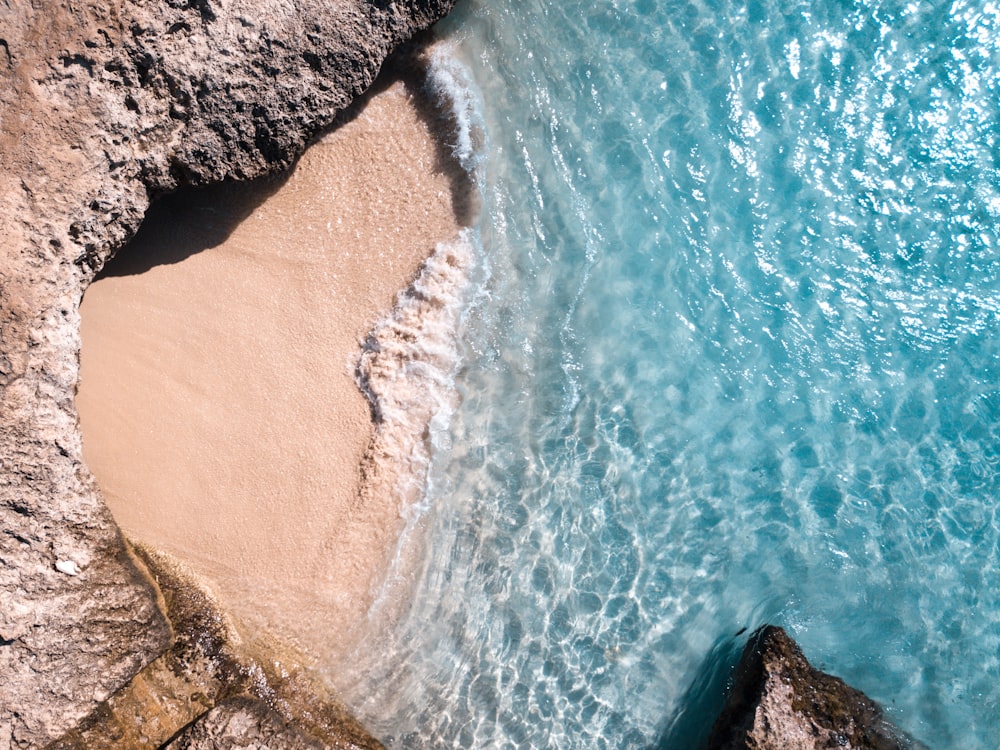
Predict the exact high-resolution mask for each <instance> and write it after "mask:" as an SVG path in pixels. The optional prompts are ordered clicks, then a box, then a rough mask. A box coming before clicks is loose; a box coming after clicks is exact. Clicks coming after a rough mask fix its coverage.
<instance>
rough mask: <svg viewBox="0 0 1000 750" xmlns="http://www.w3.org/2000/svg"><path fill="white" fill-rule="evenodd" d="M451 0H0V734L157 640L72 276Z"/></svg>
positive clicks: (359, 77) (279, 131)
mask: <svg viewBox="0 0 1000 750" xmlns="http://www.w3.org/2000/svg"><path fill="white" fill-rule="evenodd" d="M452 2H453V0H370V2H364V1H362V0H342V1H331V0H297V2H295V3H289V2H285V1H284V0H134V2H130V3H121V2H111V3H105V2H99V1H98V0H79V2H76V1H74V2H72V3H69V2H66V3H39V2H33V1H32V0H7V2H5V6H4V10H3V12H2V23H0V37H2V38H0V238H2V239H3V241H2V248H0V253H2V261H0V420H2V422H0V423H2V430H0V529H2V533H0V674H2V675H3V678H2V680H0V744H3V745H6V744H10V745H11V746H13V747H17V748H22V747H36V746H39V745H42V744H44V743H45V742H47V741H49V740H50V739H53V738H55V737H58V736H60V735H62V734H63V733H65V732H66V731H67V730H68V729H69V728H70V727H72V726H73V725H74V724H75V723H76V722H78V721H79V720H80V719H81V718H82V717H84V716H85V715H87V714H89V713H90V712H91V711H92V710H93V709H94V707H95V706H96V705H98V704H99V703H100V702H102V701H103V700H104V699H106V698H107V697H108V695H110V694H111V693H112V692H114V691H116V690H117V689H119V688H120V687H121V686H122V685H123V684H125V683H126V682H128V680H129V679H130V678H131V677H132V676H133V675H134V674H135V673H136V672H137V671H138V670H139V669H141V668H142V667H143V666H144V665H145V664H147V663H148V662H150V661H151V660H152V659H154V658H155V657H156V656H157V655H158V654H160V653H161V652H163V651H164V649H165V648H167V646H168V645H169V642H170V629H169V626H168V624H167V622H166V620H165V619H164V616H163V614H162V612H161V611H160V609H159V608H158V605H157V598H156V589H155V587H154V586H153V584H152V583H151V582H150V580H149V579H148V578H147V577H146V576H144V575H143V574H142V573H141V572H139V569H138V568H137V567H136V565H135V564H134V562H133V560H132V558H131V557H130V555H129V553H128V552H127V550H126V546H125V545H124V543H123V541H122V538H121V535H120V533H119V532H118V530H117V528H116V527H115V524H114V522H113V520H112V518H111V516H110V515H109V513H108V511H107V509H106V508H105V506H104V503H103V501H102V499H101V497H100V493H99V491H98V489H97V487H96V485H95V483H94V480H93V477H92V476H91V474H90V472H89V471H88V470H87V468H86V466H85V465H84V464H83V461H82V452H81V440H80V434H79V429H78V420H77V413H76V407H75V403H74V394H75V390H76V384H77V378H78V374H79V365H78V363H79V314H78V307H79V303H80V300H81V298H82V295H83V292H84V290H85V289H86V287H87V285H88V284H89V283H90V281H91V280H92V278H93V276H94V274H95V273H96V272H97V270H99V269H100V268H101V267H102V266H103V265H104V263H105V261H106V260H107V259H108V258H109V257H110V255H111V254H112V253H113V252H114V251H115V250H116V249H118V248H119V247H121V246H122V245H123V244H124V243H125V242H126V241H127V240H128V239H129V238H131V236H132V235H133V234H134V233H135V231H136V229H137V228H138V226H139V224H140V222H141V220H142V217H143V215H144V214H145V211H146V209H147V207H148V205H149V202H150V200H151V199H152V198H153V197H155V196H156V195H158V194H160V193H163V192H166V191H169V190H172V189H174V188H175V187H177V186H178V185H181V184H203V183H209V182H215V181H219V180H222V179H225V178H236V179H250V178H254V177H257V176H260V175H263V174H267V173H269V172H273V171H275V170H278V169H282V168H284V167H286V166H288V165H289V164H290V163H291V162H292V160H293V159H294V158H295V157H296V155H297V154H299V153H300V152H301V151H302V149H303V148H304V146H305V144H306V142H307V140H308V139H309V138H310V136H311V135H313V134H314V133H315V132H316V131H317V130H318V129H320V128H322V127H323V126H325V125H327V124H329V123H330V122H331V121H332V120H333V119H334V117H335V115H336V114H337V112H338V111H340V110H341V109H343V108H344V107H345V106H346V105H347V104H348V103H349V102H350V101H351V99H352V98H353V97H354V96H356V95H357V94H359V93H360V92H361V91H363V90H364V89H365V88H366V87H367V86H368V85H369V84H370V83H371V81H372V80H373V78H374V76H375V74H376V72H377V71H378V69H379V66H380V65H381V63H382V60H383V58H384V57H385V55H386V54H387V53H388V52H389V51H390V50H391V49H392V48H393V47H394V46H396V45H397V44H398V43H399V42H400V41H402V40H404V39H406V38H408V37H409V36H411V35H412V34H413V33H414V32H415V31H417V30H418V29H422V28H425V27H426V26H428V25H429V24H431V23H432V22H433V21H434V20H436V19H437V18H439V17H440V16H441V15H443V14H444V13H445V12H446V11H447V10H448V9H449V8H450V6H451V4H452Z"/></svg>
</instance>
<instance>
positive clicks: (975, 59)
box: [349, 0, 1000, 748]
mask: <svg viewBox="0 0 1000 750" xmlns="http://www.w3.org/2000/svg"><path fill="white" fill-rule="evenodd" d="M444 34H445V35H446V36H447V37H448V38H450V39H451V40H452V43H453V45H454V48H453V50H452V54H453V55H454V57H455V60H457V61H459V62H460V64H461V65H462V66H464V70H465V71H466V73H467V75H468V76H469V79H470V81H471V84H470V85H471V89H470V91H471V92H473V94H474V95H475V100H476V102H477V104H476V116H477V117H481V118H482V123H481V124H482V130H483V132H484V134H485V137H484V138H480V141H481V142H480V143H479V146H478V149H479V150H478V158H479V161H480V163H479V170H480V175H481V178H482V190H483V197H484V211H483V216H482V220H481V225H480V227H479V233H480V242H481V246H482V247H481V250H482V260H481V265H480V268H479V269H478V270H477V272H476V274H475V276H476V286H475V287H474V291H473V294H472V295H471V299H470V301H469V309H468V311H467V314H466V317H465V321H464V324H463V327H462V330H461V340H462V344H461V345H462V355H463V363H464V364H463V368H462V370H461V372H459V374H458V376H457V379H456V386H457V388H458V390H459V392H460V394H461V397H462V402H461V405H460V406H459V408H458V410H457V412H456V413H455V415H454V416H453V418H452V421H451V425H450V428H449V429H448V430H447V431H442V432H439V433H437V434H435V455H434V466H433V471H432V476H431V480H430V486H429V491H428V502H427V508H426V510H425V516H424V518H423V525H424V526H425V533H426V539H427V546H428V554H427V555H426V557H425V559H424V563H423V567H422V568H421V569H420V570H419V571H418V573H417V577H416V579H415V581H414V584H413V587H414V600H413V603H412V607H411V608H410V609H409V610H408V611H407V613H406V614H405V616H404V617H403V619H402V621H401V622H399V623H398V624H397V625H396V626H395V627H394V628H392V629H391V630H390V632H387V633H382V634H380V635H379V636H378V637H379V638H380V639H381V640H379V641H378V646H377V648H373V649H372V651H374V652H375V653H374V655H371V656H370V658H371V659H372V661H371V662H370V663H369V662H363V663H362V669H361V671H362V672H364V674H365V677H364V678H363V679H362V680H361V681H359V682H358V683H357V684H356V685H355V686H354V687H353V689H352V690H351V691H349V692H350V693H352V694H351V695H349V698H350V700H352V701H353V702H354V704H355V705H356V706H357V707H358V711H359V713H360V715H361V718H362V719H363V720H364V721H365V722H366V723H367V724H368V725H369V726H371V727H372V728H373V729H374V730H375V731H376V733H377V734H379V735H380V736H381V737H382V738H383V739H384V740H385V741H386V743H387V744H388V745H389V746H390V747H469V748H485V747H511V748H515V747H516V748H523V747H537V748H550V747H551V748H658V747H663V748H689V747H696V746H697V744H698V741H699V739H700V738H702V737H703V735H704V733H705V732H707V729H708V726H709V724H710V722H711V721H712V719H713V718H714V714H715V712H716V711H718V709H719V706H720V686H721V685H722V684H723V683H724V679H725V674H726V670H727V668H728V667H729V666H730V665H731V664H732V661H733V659H734V658H735V657H736V655H737V654H738V653H739V651H740V649H741V648H742V645H743V643H744V642H745V638H746V633H745V632H744V629H748V630H750V631H752V630H753V629H754V628H756V627H758V626H759V625H762V624H764V623H775V624H778V625H782V626H784V627H786V628H787V629H788V630H789V631H790V632H791V634H792V635H793V636H794V637H795V638H796V639H797V640H798V641H799V642H800V644H801V645H802V646H803V648H804V650H805V652H806V654H807V655H808V656H809V657H810V659H811V660H812V661H813V663H814V664H816V665H817V666H819V667H821V668H823V669H825V670H827V671H830V672H833V673H834V674H837V675H839V676H841V677H843V678H845V679H846V680H848V681H849V682H850V683H852V684H854V685H855V686H857V687H859V688H861V689H863V690H864V691H866V692H867V693H868V694H869V695H871V696H872V697H874V698H875V699H877V700H879V701H880V702H881V703H882V704H883V705H885V706H886V707H887V709H888V711H889V713H890V716H891V718H892V719H893V720H894V721H895V722H896V723H897V724H898V725H900V726H901V727H903V728H904V729H906V730H907V731H909V732H910V733H912V734H913V735H914V736H915V737H917V738H918V739H920V740H922V741H923V742H925V743H927V744H928V745H929V746H931V747H934V748H996V747H998V746H1000V518H998V512H997V503H998V499H1000V465H998V463H1000V276H998V274H1000V237H998V231H997V223H998V218H1000V171H998V165H1000V143H998V139H997V134H998V132H1000V6H998V4H997V3H995V2H992V1H988V0H978V1H966V0H956V1H955V2H944V3H929V2H920V1H914V2H906V1H902V0H859V1H858V2H845V1H834V2H815V1H813V2H793V1H792V0H766V2H758V1H756V0H751V1H750V2H748V3H738V2H727V1H726V0H718V1H716V2H684V1H681V0H677V1H671V2H665V1H664V2H654V1H653V0H637V1H636V2H627V1H626V0H617V1H615V0H594V1H588V2H576V1H574V0H564V1H562V2H554V1H552V0H463V2H462V3H461V4H460V5H459V8H458V9H457V11H456V13H455V15H454V17H453V18H451V19H450V20H449V21H448V22H446V24H445V27H444ZM473 135H476V133H475V132H474V133H473ZM374 638H375V636H373V639H374ZM373 642H374V640H373ZM359 658H361V657H359Z"/></svg>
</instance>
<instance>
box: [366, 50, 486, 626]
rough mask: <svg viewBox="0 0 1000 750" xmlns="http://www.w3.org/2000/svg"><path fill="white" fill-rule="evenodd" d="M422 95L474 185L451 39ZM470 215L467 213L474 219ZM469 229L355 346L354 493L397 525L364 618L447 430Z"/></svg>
mask: <svg viewBox="0 0 1000 750" xmlns="http://www.w3.org/2000/svg"><path fill="white" fill-rule="evenodd" d="M425 62H426V73H427V82H426V86H425V88H426V93H427V94H429V96H430V97H431V98H432V100H433V103H434V105H435V106H436V107H437V109H438V110H439V112H440V113H441V114H442V117H443V119H444V120H445V121H446V122H448V123H449V124H450V132H451V138H450V139H449V138H447V137H446V140H448V145H449V146H450V147H451V150H452V156H453V157H454V159H455V161H456V162H457V167H458V168H460V169H461V170H462V171H463V172H464V176H466V177H467V178H468V179H467V180H466V185H467V188H468V189H469V190H472V191H475V190H478V189H479V186H480V185H481V170H482V164H483V155H482V149H483V145H484V143H485V130H484V126H483V118H482V106H481V100H480V98H479V96H478V93H477V91H476V89H475V88H474V86H473V84H472V79H471V74H470V73H469V72H468V70H467V69H466V68H465V67H464V66H463V64H462V63H461V61H460V60H459V59H458V58H457V57H455V55H454V49H453V48H452V46H451V45H447V44H437V45H434V46H432V47H431V48H430V50H429V51H428V53H427V57H426V58H425ZM473 218H474V217H473ZM477 247H478V233H477V230H475V229H473V228H472V227H465V228H463V229H462V230H461V231H460V232H459V233H458V234H457V236H456V237H455V238H454V239H452V240H450V241H447V242H442V243H439V244H438V245H437V247H436V248H435V250H434V252H433V253H432V254H431V255H430V256H429V257H428V258H427V259H426V261H424V263H423V264H422V266H421V268H420V270H419V271H418V273H417V276H416V278H415V279H414V281H413V282H412V284H411V285H410V286H409V287H408V288H407V289H405V290H403V291H401V292H400V293H399V294H398V295H397V298H396V302H395V305H394V307H393V310H392V312H391V313H390V314H389V315H388V316H387V317H386V318H384V319H383V320H381V321H380V322H379V323H377V324H376V325H375V327H374V328H373V329H372V331H371V332H370V333H369V335H368V336H367V338H366V339H365V341H364V342H363V344H362V352H361V356H360V357H359V359H358V362H357V367H356V370H355V375H356V379H357V383H358V386H359V387H360V389H361V391H362V393H364V395H365V397H366V398H367V399H368V402H369V404H370V406H371V411H372V419H373V421H374V423H375V434H374V437H373V440H372V443H371V446H370V447H369V450H368V452H367V454H366V456H365V459H364V461H363V463H362V494H363V496H365V497H366V498H376V497H379V498H391V501H392V502H393V503H394V504H395V506H396V508H397V509H398V512H399V515H400V518H401V520H402V530H401V533H400V534H399V536H398V538H397V539H396V546H395V550H394V553H393V556H392V560H391V561H390V563H389V568H388V570H387V574H386V577H385V579H384V580H383V582H382V584H381V589H380V590H379V591H377V592H375V594H376V596H375V603H374V604H373V606H372V610H371V613H370V614H371V615H372V617H375V616H376V613H377V612H378V610H380V608H381V605H382V604H383V603H384V602H385V601H386V600H387V599H391V598H394V597H393V596H392V595H393V594H398V593H401V592H399V591H398V584H399V583H400V582H401V581H403V580H405V579H406V578H407V577H408V570H409V569H410V567H411V566H412V564H413V563H414V554H416V550H417V549H418V548H419V544H418V542H419V539H417V538H415V534H414V528H415V527H416V526H417V525H418V524H419V522H420V519H421V518H422V517H423V515H424V514H425V513H426V511H427V509H428V504H427V502H426V498H427V492H426V490H427V483H428V475H429V470H430V465H431V457H432V452H433V447H434V444H435V441H436V440H440V439H442V438H444V437H445V436H447V434H448V428H449V424H450V420H451V416H452V414H453V412H454V409H455V407H456V405H457V403H458V394H457V391H456V388H455V380H454V378H455V373H456V372H457V370H458V367H459V365H460V363H461V360H460V355H459V346H458V332H459V328H460V324H461V320H462V316H463V314H464V312H465V310H466V309H467V301H468V300H469V299H470V298H471V295H470V294H469V292H470V286H471V285H472V283H473V282H472V277H471V274H472V271H473V269H474V268H475V267H476V265H477V255H478V253H477Z"/></svg>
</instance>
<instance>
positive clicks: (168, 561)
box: [46, 548, 382, 750]
mask: <svg viewBox="0 0 1000 750" xmlns="http://www.w3.org/2000/svg"><path fill="white" fill-rule="evenodd" d="M137 553H138V556H139V558H140V559H141V561H142V562H144V563H145V564H146V566H147V567H148V569H149V571H150V573H151V574H152V576H153V578H154V580H155V581H156V583H157V584H158V586H159V589H160V591H161V592H162V593H163V597H164V603H165V606H166V611H167V616H168V617H169V619H170V622H171V624H172V625H173V627H174V634H175V637H174V641H173V644H172V645H171V647H170V648H169V649H168V650H167V652H166V653H164V654H163V655H162V656H160V657H159V658H157V659H154V660H153V661H152V662H151V663H150V664H149V665H147V666H146V667H145V668H144V669H143V670H142V671H140V672H139V674H137V675H136V676H135V677H134V678H133V679H132V681H131V682H129V684H128V685H126V686H125V687H124V688H122V689H121V690H119V691H118V692H117V693H115V694H114V695H112V696H111V697H110V698H109V699H108V700H106V701H104V702H103V703H101V704H100V705H99V706H98V707H97V708H96V709H95V710H94V711H93V713H91V714H90V715H89V716H87V717H86V718H85V719H84V720H83V721H82V722H80V723H79V724H78V725H77V726H76V727H74V728H73V729H72V730H70V731H69V732H67V733H66V734H65V735H63V736H62V737H61V738H59V739H58V740H56V741H55V742H53V743H50V744H49V745H48V747H47V749H46V750H140V749H142V748H149V747H203V746H204V747H213V748H226V747H258V746H259V747H268V748H272V749H276V748H284V749H285V750H293V749H294V748H312V747H327V748H345V749H348V750H350V749H353V750H378V749H379V748H381V747H382V745H381V744H379V743H378V742H377V741H375V740H374V739H373V738H371V737H370V736H369V735H368V734H367V733H366V732H365V730H364V729H363V728H362V727H361V726H359V725H358V723H357V722H356V721H355V720H354V719H353V718H352V717H351V716H349V715H348V714H347V712H346V711H345V710H344V709H343V708H342V707H341V706H339V705H338V704H337V703H336V702H335V701H334V700H333V699H332V698H331V696H330V695H329V694H328V691H327V690H326V689H325V688H324V687H323V686H322V685H320V684H318V683H317V682H316V681H315V680H314V679H312V678H311V677H310V676H309V675H308V673H306V672H305V671H303V670H301V669H298V668H296V667H295V664H297V663H298V661H300V659H298V658H297V655H296V654H289V653H288V652H287V649H285V650H284V653H283V650H282V649H281V648H280V647H279V646H278V644H276V643H274V644H272V647H271V648H266V652H265V648H263V647H260V648H257V649H255V651H256V652H257V653H256V654H255V656H254V657H251V656H249V654H248V653H247V652H246V649H245V648H242V647H241V642H240V637H239V635H238V633H237V632H236V630H235V629H234V628H233V627H232V624H231V623H230V621H229V618H228V617H227V616H226V615H225V614H224V613H223V612H222V611H221V610H220V609H219V607H218V605H217V604H216V601H215V599H214V598H212V597H211V596H210V595H209V594H208V593H207V592H206V591H205V590H204V589H202V588H201V587H200V586H199V584H198V582H197V581H196V580H194V579H193V578H192V577H191V576H190V574H189V573H187V571H186V569H184V568H183V567H181V566H180V565H179V564H178V563H177V561H176V560H174V559H172V558H170V557H169V556H167V555H166V554H164V553H160V552H156V551H154V550H151V549H144V548H140V549H138V550H137ZM289 657H290V658H289ZM199 738H200V739H199ZM209 741H210V742H211V744H208V745H205V744H203V743H206V742H209ZM254 742H256V743H258V744H257V745H254V744H253V743H254ZM171 743H173V744H171Z"/></svg>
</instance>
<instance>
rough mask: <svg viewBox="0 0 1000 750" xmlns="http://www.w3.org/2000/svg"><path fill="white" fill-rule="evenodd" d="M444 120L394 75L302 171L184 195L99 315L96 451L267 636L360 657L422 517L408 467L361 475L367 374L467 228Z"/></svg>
mask: <svg viewBox="0 0 1000 750" xmlns="http://www.w3.org/2000/svg"><path fill="white" fill-rule="evenodd" d="M431 128H432V125H431V124H429V121H428V119H427V118H426V117H421V114H420V108H419V107H418V106H416V103H415V101H414V99H413V97H412V96H411V94H410V92H409V91H408V90H407V89H406V87H405V86H404V85H403V84H401V83H395V84H393V85H391V86H389V87H387V88H384V90H382V91H381V92H379V93H378V94H376V95H374V96H373V97H372V98H371V99H370V101H368V102H367V103H366V104H365V106H364V107H363V108H361V109H360V112H359V113H357V114H356V116H355V117H354V118H353V119H351V120H350V121H348V122H346V123H345V124H343V125H342V126H340V127H339V128H338V129H336V130H334V131H333V132H331V133H330V134H328V135H326V136H325V137H323V138H322V139H321V140H320V141H319V142H317V143H316V144H314V145H313V146H312V147H310V149H309V150H308V151H307V152H306V154H305V155H304V156H303V158H302V159H301V161H300V162H299V163H298V165H297V166H296V168H295V169H294V170H293V171H292V172H291V174H290V175H288V176H286V177H283V178H280V179H276V180H271V181H266V182H264V183H257V184H254V185H250V186H247V185H242V186H240V185H237V186H233V185H230V186H221V187H217V188H212V189H209V190H202V191H188V192H186V193H185V194H183V195H181V196H177V197H171V198H169V199H165V200H164V201H162V202H160V203H159V204H157V205H156V206H154V208H153V209H151V211H150V214H149V216H148V217H147V221H146V223H145V224H144V225H143V228H142V230H141V231H140V233H139V235H138V236H137V237H136V239H135V240H134V241H133V242H132V243H131V244H130V246H129V247H127V248H125V249H124V250H123V251H122V254H121V257H120V258H119V259H116V260H115V261H113V263H112V265H110V266H109V268H108V269H106V273H105V274H103V275H102V277H101V278H99V279H98V280H97V281H95V283H94V284H93V285H92V286H91V287H90V289H89V290H88V291H87V294H86V296H85V298H84V301H83V305H82V308H81V312H82V318H83V327H82V340H83V346H82V363H81V370H82V371H81V384H80V389H79V394H78V398H77V404H78V407H79V410H80V418H81V423H82V429H83V437H84V453H85V457H86V460H87V463H88V465H89V466H90V468H91V469H92V470H93V472H94V474H95V475H96V477H97V478H98V481H99V483H100V485H101V487H102V489H103V491H104V494H105V497H106V499H107V502H108V504H109V505H110V507H111V509H112V512H113V513H114V515H115V518H116V519H117V520H118V522H119V524H120V525H121V526H122V528H123V529H124V531H125V532H126V535H128V536H130V537H132V538H134V539H136V540H138V541H141V542H144V543H146V544H149V545H152V546H153V547H156V548H160V549H162V550H165V551H166V552H168V553H170V554H172V555H174V556H175V557H177V558H179V559H180V560H181V561H182V562H184V563H186V564H187V565H188V567H189V568H191V570H192V571H193V572H194V573H196V574H198V575H200V576H202V577H204V578H205V579H206V580H207V581H208V582H209V584H210V586H211V588H212V589H213V590H214V592H215V593H216V595H217V596H218V598H219V600H220V603H221V604H222V605H223V606H224V607H225V608H226V609H228V610H229V611H230V612H232V613H233V614H235V615H236V617H237V620H238V621H239V622H240V623H241V629H242V630H243V631H244V632H245V633H247V634H249V635H250V636H251V637H255V636H257V635H258V634H260V633H263V632H268V633H273V634H276V635H278V636H279V637H281V638H284V639H288V640H291V641H292V642H293V643H295V644H296V645H298V646H299V647H301V648H303V649H304V650H305V651H306V652H308V653H310V654H312V655H322V656H323V657H324V661H326V660H328V659H334V660H336V659H337V658H342V657H343V656H345V655H346V654H347V653H348V652H349V649H350V646H351V643H352V642H353V640H354V637H355V635H356V634H357V633H356V631H357V629H358V627H359V624H360V625H361V626H362V627H363V623H364V619H365V615H366V612H367V611H368V608H369V606H370V605H371V602H372V597H373V595H374V594H373V592H374V591H375V590H376V589H377V588H378V586H379V582H380V581H381V580H382V578H383V577H384V576H385V574H386V569H387V566H388V565H389V562H390V560H389V558H390V557H391V555H392V554H393V549H394V546H395V539H396V538H397V537H398V535H399V533H400V530H401V525H402V520H401V508H400V507H399V504H400V502H401V501H400V496H399V495H398V494H395V493H393V492H391V491H389V490H387V489H386V487H388V486H390V485H392V483H393V482H392V478H391V477H390V478H389V479H388V480H387V478H386V476H385V472H384V471H382V472H381V474H380V475H379V477H378V482H377V484H378V485H379V487H380V489H378V490H377V491H371V489H370V488H368V489H366V488H365V487H364V486H363V485H362V471H361V468H360V467H361V466H362V465H363V463H364V462H365V456H366V452H367V451H368V450H369V448H370V446H371V444H372V440H373V434H374V433H373V423H372V414H371V410H370V407H369V404H368V402H367V401H366V400H365V398H364V396H363V395H362V393H361V392H360V390H359V388H358V385H357V383H356V382H355V369H356V367H357V362H358V357H359V354H360V347H359V342H360V341H362V340H364V339H365V337H366V335H367V334H368V333H369V331H371V330H372V328H373V326H374V325H375V324H376V322H377V321H378V320H380V319H381V318H383V317H384V316H385V315H386V314H387V313H388V311H390V309H391V308H392V307H393V304H394V300H395V297H396V294H397V292H398V291H399V290H400V289H403V288H404V287H406V286H407V284H408V283H410V282H411V281H412V280H413V278H414V276H415V274H416V272H417V270H418V268H419V266H420V264H421V262H422V261H423V260H424V259H425V258H426V257H427V256H428V255H429V254H430V253H431V252H432V251H433V250H434V248H435V246H436V245H437V244H438V243H440V242H444V241H448V240H451V239H453V238H454V237H455V236H456V235H457V234H458V232H459V229H460V224H461V221H460V218H461V214H462V212H463V210H464V209H463V206H462V205H461V203H462V199H461V196H460V193H459V191H456V189H455V187H456V184H459V183H460V180H459V181H456V174H455V170H456V167H455V166H454V165H453V164H449V163H448V162H447V160H446V159H443V158H442V151H441V146H440V145H439V144H437V143H436V141H435V140H434V138H433V136H432V133H431ZM456 196H458V197H457V198H456ZM370 462H371V460H370V458H369V460H368V463H369V464H370ZM371 474H372V470H371V469H370V468H369V469H368V470H367V471H366V475H371Z"/></svg>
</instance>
